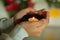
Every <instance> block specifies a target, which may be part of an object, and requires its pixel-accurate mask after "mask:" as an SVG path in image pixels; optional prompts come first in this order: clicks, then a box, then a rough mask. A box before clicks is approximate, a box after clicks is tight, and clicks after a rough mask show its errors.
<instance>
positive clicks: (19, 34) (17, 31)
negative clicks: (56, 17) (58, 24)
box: [0, 8, 49, 40]
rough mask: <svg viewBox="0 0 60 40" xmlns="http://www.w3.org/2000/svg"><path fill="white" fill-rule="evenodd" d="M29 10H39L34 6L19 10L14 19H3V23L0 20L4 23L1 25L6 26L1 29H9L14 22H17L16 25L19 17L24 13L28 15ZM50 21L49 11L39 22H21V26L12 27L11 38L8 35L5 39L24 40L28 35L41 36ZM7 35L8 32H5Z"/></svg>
mask: <svg viewBox="0 0 60 40" xmlns="http://www.w3.org/2000/svg"><path fill="white" fill-rule="evenodd" d="M43 11H45V10H43ZM29 12H34V13H36V14H37V11H36V10H35V9H33V8H26V9H23V10H21V11H19V12H18V13H17V14H16V15H14V16H13V17H12V19H8V20H5V19H3V20H2V22H3V23H2V22H1V21H0V23H2V24H0V26H2V27H5V28H2V27H0V29H6V28H7V29H8V30H9V28H10V27H11V26H13V25H14V23H15V25H16V24H17V20H18V19H21V18H22V17H23V16H24V15H26V14H27V13H29ZM48 23H49V13H47V16H46V19H41V20H39V22H36V23H29V24H28V22H23V23H21V24H19V26H16V27H13V28H14V30H13V31H12V30H11V28H10V33H9V35H10V38H9V37H8V36H7V37H6V38H5V40H11V39H12V40H23V38H24V37H28V36H40V35H41V33H42V31H43V30H44V29H45V27H46V26H47V25H48ZM5 25H6V26H5ZM31 25H32V26H31ZM8 26H10V27H9V28H8ZM6 31H7V30H6ZM11 31H12V32H11ZM2 35H4V33H1V36H2ZM12 35H13V36H12ZM5 36H6V34H5Z"/></svg>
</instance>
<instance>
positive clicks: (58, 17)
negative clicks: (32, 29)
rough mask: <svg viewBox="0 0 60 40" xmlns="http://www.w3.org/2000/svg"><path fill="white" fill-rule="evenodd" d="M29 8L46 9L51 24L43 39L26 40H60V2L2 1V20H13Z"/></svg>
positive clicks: (42, 0)
mask: <svg viewBox="0 0 60 40" xmlns="http://www.w3.org/2000/svg"><path fill="white" fill-rule="evenodd" d="M27 7H33V8H34V9H36V10H40V9H46V10H47V11H48V12H49V13H50V22H49V25H48V26H47V27H46V29H45V30H44V32H43V33H42V35H41V37H28V38H25V39H24V40H40V39H41V40H60V31H59V30H60V0H0V18H3V17H6V18H11V17H12V16H13V15H15V14H16V13H17V12H19V11H20V10H22V9H24V8H27Z"/></svg>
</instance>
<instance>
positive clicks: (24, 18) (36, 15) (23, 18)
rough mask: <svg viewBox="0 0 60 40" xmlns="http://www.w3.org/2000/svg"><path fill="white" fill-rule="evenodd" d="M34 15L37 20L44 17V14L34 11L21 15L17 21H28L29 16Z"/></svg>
mask: <svg viewBox="0 0 60 40" xmlns="http://www.w3.org/2000/svg"><path fill="white" fill-rule="evenodd" d="M32 17H35V18H37V19H38V20H41V19H45V18H46V14H35V13H27V14H26V15H25V16H23V17H22V18H21V19H20V20H19V21H20V23H21V22H24V21H28V19H29V18H32Z"/></svg>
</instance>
